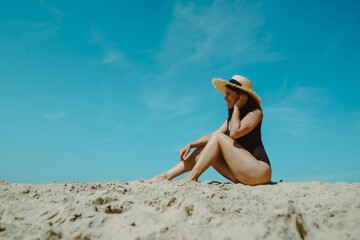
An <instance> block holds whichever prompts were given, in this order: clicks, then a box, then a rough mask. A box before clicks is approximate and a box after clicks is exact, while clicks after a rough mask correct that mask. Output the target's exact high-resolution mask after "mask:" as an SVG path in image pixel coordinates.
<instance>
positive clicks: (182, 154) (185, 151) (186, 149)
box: [179, 144, 191, 161]
mask: <svg viewBox="0 0 360 240" xmlns="http://www.w3.org/2000/svg"><path fill="white" fill-rule="evenodd" d="M190 149H191V146H190V144H187V145H186V146H185V147H184V148H183V149H181V150H180V156H179V158H180V161H185V160H186V157H187V155H188V154H189V152H190Z"/></svg>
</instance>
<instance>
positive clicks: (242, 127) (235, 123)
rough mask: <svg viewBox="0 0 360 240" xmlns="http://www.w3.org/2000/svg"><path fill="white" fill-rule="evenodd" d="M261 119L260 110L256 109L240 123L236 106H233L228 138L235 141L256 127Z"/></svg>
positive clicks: (238, 110)
mask: <svg viewBox="0 0 360 240" xmlns="http://www.w3.org/2000/svg"><path fill="white" fill-rule="evenodd" d="M262 117H263V114H262V111H261V110H260V109H256V110H254V111H252V112H249V113H248V114H247V115H246V116H245V117H244V118H243V119H242V120H241V121H240V109H239V108H238V107H237V106H235V107H234V112H233V115H232V117H231V121H230V124H229V130H230V137H231V138H232V139H237V138H239V137H242V136H244V135H246V134H248V133H249V132H251V130H253V129H254V128H255V127H256V126H257V125H258V123H259V122H260V121H261V119H262Z"/></svg>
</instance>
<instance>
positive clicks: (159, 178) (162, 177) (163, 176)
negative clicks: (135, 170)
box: [140, 173, 169, 182]
mask: <svg viewBox="0 0 360 240" xmlns="http://www.w3.org/2000/svg"><path fill="white" fill-rule="evenodd" d="M165 180H169V179H168V178H167V176H166V174H165V173H162V174H159V175H157V176H155V177H152V178H149V179H143V178H140V182H160V181H165Z"/></svg>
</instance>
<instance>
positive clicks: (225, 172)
mask: <svg viewBox="0 0 360 240" xmlns="http://www.w3.org/2000/svg"><path fill="white" fill-rule="evenodd" d="M212 167H213V168H214V169H215V170H216V171H217V172H218V173H220V174H221V175H222V176H223V177H225V178H227V179H229V180H230V181H232V182H234V183H238V182H239V180H237V179H236V177H235V176H234V174H233V173H232V171H231V169H230V168H229V166H228V165H227V163H226V161H225V159H224V157H223V156H222V155H221V154H220V155H219V158H218V160H216V161H215V162H214V163H213V164H212Z"/></svg>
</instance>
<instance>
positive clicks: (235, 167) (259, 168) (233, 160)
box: [216, 134, 271, 185]
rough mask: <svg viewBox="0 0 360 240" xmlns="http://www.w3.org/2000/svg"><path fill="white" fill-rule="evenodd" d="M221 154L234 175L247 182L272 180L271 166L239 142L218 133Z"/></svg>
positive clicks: (256, 182)
mask: <svg viewBox="0 0 360 240" xmlns="http://www.w3.org/2000/svg"><path fill="white" fill-rule="evenodd" d="M216 137H217V139H218V143H219V147H220V151H221V155H222V156H223V158H224V159H225V161H226V163H227V165H228V167H229V169H230V170H231V172H232V173H233V175H234V177H235V178H236V179H237V180H239V181H240V182H242V183H245V184H251V185H252V184H261V183H267V182H270V180H271V168H270V166H269V165H268V164H267V163H265V162H262V161H258V160H257V159H256V158H255V157H254V156H253V155H252V154H251V153H250V152H248V151H247V150H246V149H245V148H244V147H242V146H241V145H240V144H239V143H237V142H236V141H234V140H233V139H232V138H230V137H229V136H227V135H225V134H217V136H216Z"/></svg>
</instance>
